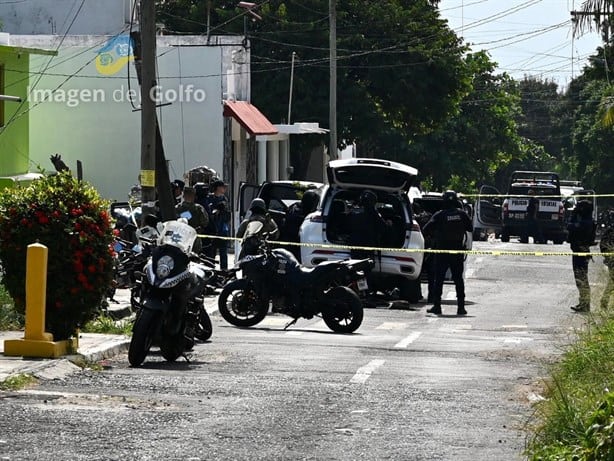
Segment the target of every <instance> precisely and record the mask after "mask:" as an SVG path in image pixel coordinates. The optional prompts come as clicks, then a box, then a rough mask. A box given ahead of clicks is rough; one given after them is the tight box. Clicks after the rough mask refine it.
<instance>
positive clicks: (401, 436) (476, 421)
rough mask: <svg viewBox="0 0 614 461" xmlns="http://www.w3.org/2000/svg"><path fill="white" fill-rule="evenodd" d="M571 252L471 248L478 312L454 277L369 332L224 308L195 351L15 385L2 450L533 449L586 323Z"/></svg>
mask: <svg viewBox="0 0 614 461" xmlns="http://www.w3.org/2000/svg"><path fill="white" fill-rule="evenodd" d="M475 248H476V249H480V248H488V249H495V248H499V249H527V248H541V249H546V250H559V249H567V248H568V247H567V246H563V247H560V246H556V247H555V246H553V245H548V246H547V247H545V246H533V245H520V244H517V243H510V244H501V243H500V242H495V243H486V242H484V243H478V244H476V245H475ZM570 259H571V258H570V257H516V256H514V257H509V256H501V257H492V256H472V257H470V258H469V261H468V265H467V280H466V282H467V299H468V303H467V310H468V311H469V315H468V316H467V317H456V316H455V315H453V314H455V312H456V306H455V301H453V299H454V289H453V287H452V286H446V287H445V288H444V295H445V296H444V298H446V299H448V301H447V302H446V304H445V305H444V316H442V317H434V316H430V315H426V313H425V310H426V305H425V304H421V305H419V306H417V307H416V309H415V310H389V309H384V308H378V309H368V310H366V314H365V320H364V323H363V326H362V327H361V328H360V329H359V330H358V333H356V334H353V335H337V334H332V333H331V332H330V331H328V329H327V328H326V326H325V325H324V323H323V322H322V321H321V320H319V319H314V320H310V321H308V320H300V321H299V322H298V324H297V325H295V326H294V327H292V328H291V329H290V330H289V331H284V330H283V326H284V325H285V323H286V321H287V318H285V317H281V316H277V315H275V316H270V317H267V319H265V321H264V322H263V323H262V324H260V325H259V326H258V327H256V328H252V329H245V330H241V329H237V328H235V327H232V326H230V325H228V324H226V323H225V322H224V321H223V319H222V318H221V317H220V316H219V315H217V316H214V317H213V320H214V335H213V338H212V341H211V342H209V343H206V344H199V345H198V346H197V347H196V348H195V350H194V353H193V355H192V357H191V361H190V363H187V362H185V361H183V360H180V361H179V362H178V363H175V364H168V363H166V362H164V360H163V359H162V358H161V357H160V356H159V355H156V354H153V355H151V356H150V357H149V358H148V361H147V362H146V365H145V366H144V367H143V368H138V369H132V368H129V367H128V363H127V362H128V361H127V357H126V356H119V357H117V358H115V359H114V360H111V361H108V362H105V363H104V365H105V368H104V370H102V371H92V370H89V371H84V372H82V373H79V374H77V375H73V376H72V377H70V378H69V379H67V380H65V381H63V382H44V383H41V384H40V385H39V386H37V387H34V388H32V389H29V390H24V391H20V392H13V393H0V420H1V421H3V422H2V426H3V427H2V429H1V430H0V459H11V460H16V459H28V460H38V459H40V460H55V459H71V460H73V459H74V460H77V459H83V460H85V459H87V460H103V459H104V460H107V459H118V460H119V459H121V460H125V459H139V460H141V459H142V460H145V459H152V460H157V459H182V460H184V459H194V460H196V459H199V460H204V459H212V460H213V459H215V460H218V459H229V460H230V459H232V460H235V459H236V460H248V459H249V460H251V459H272V460H283V459H288V460H294V459H341V460H353V459H390V460H513V459H522V457H523V456H522V451H523V448H524V445H525V433H524V432H523V426H524V425H525V424H526V422H527V420H528V418H529V416H530V414H531V406H530V401H531V400H534V399H535V398H539V387H538V385H537V383H538V381H539V377H540V376H544V373H545V372H544V370H545V367H546V365H547V364H548V363H550V362H551V361H552V360H554V359H555V357H556V355H557V354H559V353H560V350H561V349H560V345H561V344H563V343H565V342H566V341H568V340H569V338H570V335H571V332H572V329H573V327H574V326H577V325H579V324H580V323H581V318H582V316H581V315H580V314H573V313H572V312H571V311H570V309H569V306H571V305H572V304H574V303H576V302H577V296H576V291H575V286H574V284H573V276H572V273H571V261H570ZM593 266H594V268H593V269H595V268H597V264H593ZM591 277H592V279H593V280H595V278H596V272H595V271H593V272H592V273H591Z"/></svg>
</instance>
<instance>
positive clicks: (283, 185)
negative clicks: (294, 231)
mask: <svg viewBox="0 0 614 461" xmlns="http://www.w3.org/2000/svg"><path fill="white" fill-rule="evenodd" d="M323 186H324V184H322V183H319V182H311V181H267V182H264V183H262V184H261V185H259V186H258V185H254V184H248V183H242V184H241V185H240V187H239V198H238V200H237V205H236V209H235V216H234V221H235V229H238V228H239V224H240V223H241V221H243V220H244V219H245V218H249V215H250V211H249V206H250V204H251V203H252V200H253V199H255V198H261V199H262V200H264V203H265V204H266V207H267V210H268V213H269V215H270V216H271V218H273V220H274V221H275V223H276V224H277V227H279V228H281V226H283V223H284V219H285V218H286V213H287V212H288V210H289V209H290V207H291V206H292V205H294V204H295V203H298V202H300V201H301V198H302V197H303V194H304V193H305V192H306V191H308V190H314V191H316V192H318V193H320V191H321V190H322V187H323ZM240 246H241V244H240V242H236V243H235V254H237V255H238V254H239V251H240V249H241V248H240Z"/></svg>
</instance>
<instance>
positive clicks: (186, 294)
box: [128, 221, 213, 366]
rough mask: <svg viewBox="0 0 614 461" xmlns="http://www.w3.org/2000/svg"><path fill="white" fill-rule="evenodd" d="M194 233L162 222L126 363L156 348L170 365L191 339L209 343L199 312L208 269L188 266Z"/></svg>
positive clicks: (203, 314)
mask: <svg viewBox="0 0 614 461" xmlns="http://www.w3.org/2000/svg"><path fill="white" fill-rule="evenodd" d="M195 239H196V231H195V230H194V229H193V228H192V227H190V226H189V225H188V224H186V223H184V222H181V221H169V222H167V223H165V225H164V229H163V230H162V233H161V235H160V239H159V241H158V245H157V246H156V247H154V248H153V249H152V254H151V257H150V258H149V260H148V261H147V264H146V265H145V268H144V269H143V272H144V276H143V279H142V281H141V286H140V300H139V307H140V308H139V310H138V312H137V317H136V320H135V323H134V327H133V331H132V340H131V342H130V348H129V350H128V360H129V361H130V364H131V365H132V366H139V365H141V364H142V363H143V362H144V361H145V358H146V357H147V354H148V353H149V349H150V348H151V346H152V345H153V344H154V343H155V344H157V345H159V346H160V351H161V353H162V356H163V357H164V358H165V359H166V360H168V361H169V362H173V361H175V360H177V358H179V357H180V356H182V355H185V353H186V352H188V351H189V350H191V349H192V347H193V346H194V341H195V337H198V339H201V340H203V341H204V340H206V339H208V338H209V337H210V336H211V334H212V332H213V328H212V325H211V320H210V318H209V315H208V314H207V311H206V310H205V309H204V304H203V303H204V301H203V293H204V292H205V291H206V289H207V286H208V281H209V278H210V271H209V270H208V267H207V266H206V265H204V264H202V263H200V262H191V261H190V258H191V257H192V256H193V254H192V253H191V250H192V245H193V244H194V241H195Z"/></svg>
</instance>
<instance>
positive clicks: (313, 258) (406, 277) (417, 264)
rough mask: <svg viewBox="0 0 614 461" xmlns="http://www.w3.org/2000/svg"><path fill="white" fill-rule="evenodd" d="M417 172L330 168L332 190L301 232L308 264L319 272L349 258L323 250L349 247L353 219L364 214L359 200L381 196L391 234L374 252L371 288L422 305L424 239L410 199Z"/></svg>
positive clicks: (350, 164) (376, 166)
mask: <svg viewBox="0 0 614 461" xmlns="http://www.w3.org/2000/svg"><path fill="white" fill-rule="evenodd" d="M417 174H418V171H417V170H416V169H415V168H412V167H410V166H407V165H403V164H401V163H396V162H391V161H388V160H377V159H367V158H354V159H347V160H335V161H332V162H330V163H329V164H328V166H327V175H328V182H329V184H328V185H326V186H324V187H323V188H322V189H321V200H320V204H319V207H318V209H317V210H316V211H315V212H314V213H312V214H310V215H309V216H307V217H306V219H305V221H304V222H303V225H302V226H301V229H300V239H301V243H306V244H309V246H305V247H302V248H301V257H302V261H303V264H305V265H307V266H317V265H319V264H321V263H323V262H326V261H339V260H344V259H347V258H350V257H351V256H352V252H351V251H350V250H348V249H342V248H333V247H325V246H322V247H319V246H318V245H322V244H324V245H348V244H349V243H350V242H351V241H352V240H353V237H355V236H356V233H357V232H361V231H360V230H359V229H353V228H352V226H351V224H350V219H349V218H350V217H351V216H352V214H353V213H356V212H360V205H359V200H360V197H361V195H362V194H363V192H364V191H365V190H370V191H372V192H373V193H375V194H376V196H377V198H376V201H377V203H376V209H377V211H378V212H379V214H380V215H381V216H382V217H383V218H384V220H385V221H387V223H388V226H387V228H386V231H385V232H383V233H382V234H381V235H379V236H378V237H379V238H378V239H377V242H373V244H371V245H367V246H370V247H383V248H385V249H384V250H383V251H376V252H373V253H372V255H370V256H369V257H372V258H373V259H374V262H375V266H374V268H373V270H372V271H371V272H370V274H369V278H368V283H369V288H371V289H373V290H379V291H389V290H393V289H394V288H398V289H399V291H400V296H401V298H402V299H404V300H407V301H410V302H417V301H418V300H419V298H420V280H419V276H420V271H421V268H422V260H423V256H424V255H423V253H422V251H418V252H411V251H406V250H413V249H415V250H423V249H424V238H423V237H422V233H421V232H420V226H419V225H418V223H417V222H416V220H415V219H414V218H413V215H412V210H411V204H410V201H409V198H408V195H407V192H408V190H409V189H410V187H411V185H412V183H413V181H414V180H415V178H416V175H417Z"/></svg>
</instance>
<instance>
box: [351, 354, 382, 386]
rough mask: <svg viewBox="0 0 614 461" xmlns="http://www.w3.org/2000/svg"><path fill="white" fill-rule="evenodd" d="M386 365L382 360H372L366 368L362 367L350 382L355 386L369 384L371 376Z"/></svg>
mask: <svg viewBox="0 0 614 461" xmlns="http://www.w3.org/2000/svg"><path fill="white" fill-rule="evenodd" d="M384 363H386V361H385V360H382V359H375V360H371V361H370V362H369V363H367V364H366V365H365V366H364V367H360V368H359V369H358V371H357V372H356V374H355V375H354V376H353V377H352V379H351V380H350V382H351V383H353V384H364V383H365V382H367V379H369V378H370V377H371V374H373V372H374V371H375V370H377V369H378V368H379V367H381V366H382V365H383V364H384Z"/></svg>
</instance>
